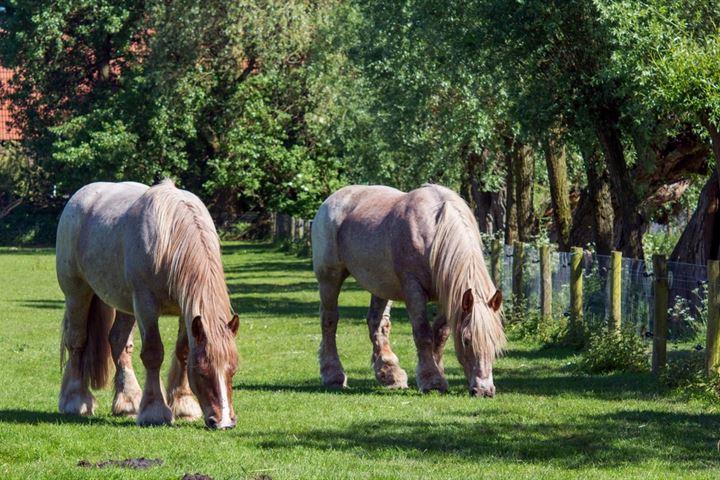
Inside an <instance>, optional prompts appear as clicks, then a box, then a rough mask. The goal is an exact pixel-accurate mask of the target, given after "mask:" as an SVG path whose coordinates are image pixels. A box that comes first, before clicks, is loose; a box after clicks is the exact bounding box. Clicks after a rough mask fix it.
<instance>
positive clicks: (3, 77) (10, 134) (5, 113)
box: [0, 67, 22, 141]
mask: <svg viewBox="0 0 720 480" xmlns="http://www.w3.org/2000/svg"><path fill="white" fill-rule="evenodd" d="M12 76H13V71H12V70H9V69H7V68H4V67H0V84H1V85H2V87H5V86H6V85H7V82H9V81H10V79H11V78H12ZM21 138H22V135H21V133H20V130H18V129H17V128H13V127H12V115H11V113H10V103H9V102H5V101H2V100H0V141H2V140H20V139H21Z"/></svg>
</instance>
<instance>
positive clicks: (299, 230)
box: [295, 218, 305, 242]
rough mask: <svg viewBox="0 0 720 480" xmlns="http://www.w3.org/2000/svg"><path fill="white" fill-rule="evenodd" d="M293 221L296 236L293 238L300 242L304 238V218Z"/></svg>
mask: <svg viewBox="0 0 720 480" xmlns="http://www.w3.org/2000/svg"><path fill="white" fill-rule="evenodd" d="M295 223H296V225H295V235H296V237H297V238H296V239H295V240H297V241H298V242H300V241H302V240H304V239H305V220H303V219H302V218H298V219H296V220H295Z"/></svg>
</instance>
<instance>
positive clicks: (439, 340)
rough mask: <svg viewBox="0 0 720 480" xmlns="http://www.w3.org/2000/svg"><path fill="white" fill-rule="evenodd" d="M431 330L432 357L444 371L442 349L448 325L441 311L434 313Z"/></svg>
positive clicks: (447, 335) (448, 330)
mask: <svg viewBox="0 0 720 480" xmlns="http://www.w3.org/2000/svg"><path fill="white" fill-rule="evenodd" d="M432 330H433V357H434V358H435V363H437V366H438V367H439V368H440V371H441V372H443V374H444V373H445V367H444V366H443V350H444V349H445V342H447V339H448V337H449V336H450V327H449V326H448V324H447V318H446V317H445V315H443V314H442V313H440V312H438V314H437V315H435V320H434V321H433V325H432Z"/></svg>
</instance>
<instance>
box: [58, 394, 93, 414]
mask: <svg viewBox="0 0 720 480" xmlns="http://www.w3.org/2000/svg"><path fill="white" fill-rule="evenodd" d="M96 405H97V401H96V400H95V397H93V395H92V394H91V393H90V392H70V393H65V394H61V395H60V400H59V401H58V409H59V410H60V413H66V414H70V415H94V414H95V406H96Z"/></svg>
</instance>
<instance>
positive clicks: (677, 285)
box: [486, 245, 708, 341]
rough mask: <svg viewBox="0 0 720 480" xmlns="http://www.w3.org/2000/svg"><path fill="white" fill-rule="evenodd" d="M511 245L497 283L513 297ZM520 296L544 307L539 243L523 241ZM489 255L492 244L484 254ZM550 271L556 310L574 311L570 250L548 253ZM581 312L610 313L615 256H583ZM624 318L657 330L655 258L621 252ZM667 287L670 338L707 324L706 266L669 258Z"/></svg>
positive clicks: (645, 331)
mask: <svg viewBox="0 0 720 480" xmlns="http://www.w3.org/2000/svg"><path fill="white" fill-rule="evenodd" d="M513 250H514V248H513V246H512V245H504V248H503V250H502V253H501V255H502V259H501V261H500V266H501V268H500V275H501V277H500V281H499V282H497V283H498V284H499V287H500V288H501V290H502V291H503V293H504V294H505V296H506V297H507V298H508V300H509V302H508V303H510V302H511V301H512V297H513V294H515V295H517V293H518V292H513V262H514V254H513ZM523 255H524V262H523V269H522V271H523V281H522V286H521V288H522V290H521V293H522V296H523V298H524V302H525V307H526V309H528V310H530V311H533V310H539V308H540V295H541V284H542V278H541V270H540V255H539V250H538V248H536V247H534V246H530V245H525V246H524V247H523ZM490 257H491V252H490V251H489V249H487V251H486V258H488V259H489V258H490ZM550 259H551V272H552V282H551V285H552V305H553V316H554V317H559V316H569V315H570V282H571V271H570V270H571V267H570V265H571V263H570V261H571V253H569V252H553V253H551V255H550ZM582 272H583V273H582V276H583V287H582V292H583V318H592V319H595V320H607V319H608V318H609V317H610V315H611V312H610V310H611V305H612V302H611V299H610V284H611V257H610V256H609V255H598V254H596V253H594V252H591V251H585V252H584V253H583V258H582ZM620 276H621V292H622V293H621V305H620V311H621V321H622V323H623V325H626V326H627V325H631V326H632V327H633V328H636V329H637V332H638V334H640V335H644V336H647V337H650V336H653V335H654V333H655V331H654V328H655V319H654V308H653V306H654V300H655V291H654V289H655V283H656V282H655V280H656V276H655V274H654V273H653V267H652V264H650V265H648V264H647V263H646V262H645V261H643V260H637V259H629V258H623V259H622V263H621V274H620ZM664 279H665V280H666V281H667V285H668V291H669V301H668V324H669V335H668V339H669V340H671V341H681V340H684V339H688V338H689V337H691V336H693V335H696V334H697V333H698V331H699V330H702V329H703V328H704V324H705V322H706V317H707V283H708V275H707V267H706V266H705V265H695V264H688V263H682V262H667V276H666V277H665V278H664Z"/></svg>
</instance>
